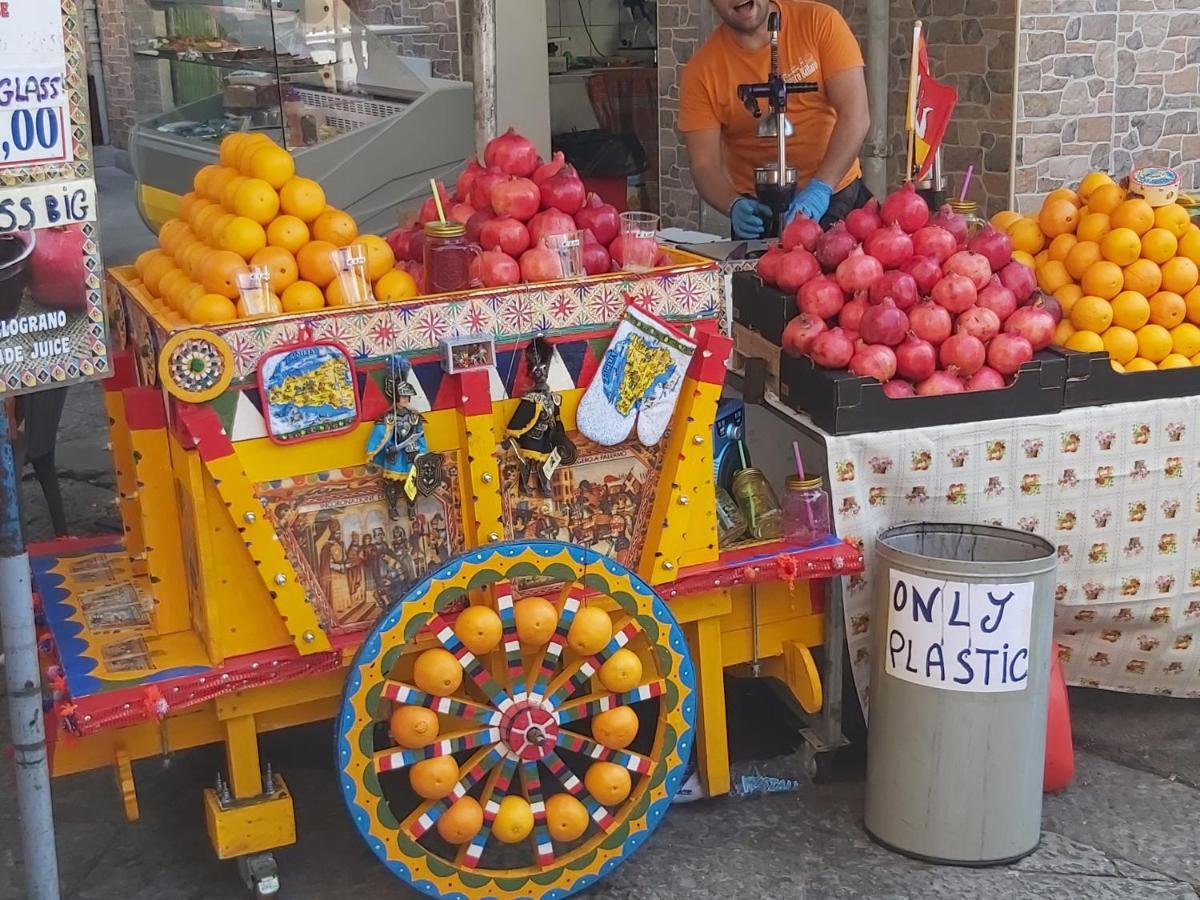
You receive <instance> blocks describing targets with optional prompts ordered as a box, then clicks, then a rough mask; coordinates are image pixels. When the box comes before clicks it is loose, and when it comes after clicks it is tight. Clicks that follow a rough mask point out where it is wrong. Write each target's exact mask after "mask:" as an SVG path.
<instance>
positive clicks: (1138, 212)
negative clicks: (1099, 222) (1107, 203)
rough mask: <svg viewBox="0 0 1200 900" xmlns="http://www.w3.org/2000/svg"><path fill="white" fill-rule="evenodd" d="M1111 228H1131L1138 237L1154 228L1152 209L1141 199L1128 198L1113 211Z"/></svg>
mask: <svg viewBox="0 0 1200 900" xmlns="http://www.w3.org/2000/svg"><path fill="white" fill-rule="evenodd" d="M1110 218H1111V220H1112V224H1113V228H1132V229H1133V230H1134V231H1136V232H1137V233H1138V234H1139V235H1143V234H1145V233H1146V232H1147V231H1149V230H1150V229H1151V228H1153V227H1154V207H1152V206H1151V205H1150V204H1149V203H1147V202H1146V201H1145V200H1143V199H1142V198H1141V197H1130V198H1129V199H1128V200H1125V201H1123V202H1122V203H1121V205H1120V206H1118V207H1117V208H1116V209H1115V210H1113V212H1112V214H1111V216H1110Z"/></svg>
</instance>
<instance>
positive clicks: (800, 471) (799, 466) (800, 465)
mask: <svg viewBox="0 0 1200 900" xmlns="http://www.w3.org/2000/svg"><path fill="white" fill-rule="evenodd" d="M792 452H793V453H794V454H796V474H797V475H799V476H800V477H801V478H803V477H804V460H802V459H801V458H800V442H799V441H792Z"/></svg>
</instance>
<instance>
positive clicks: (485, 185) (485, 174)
mask: <svg viewBox="0 0 1200 900" xmlns="http://www.w3.org/2000/svg"><path fill="white" fill-rule="evenodd" d="M507 177H508V176H506V175H505V174H504V173H503V172H501V171H500V170H499V169H496V168H487V169H485V170H484V171H482V172H479V173H478V174H477V175H476V176H475V180H474V181H472V182H471V205H472V206H473V207H475V209H476V210H491V209H492V188H494V187H495V186H496V185H498V184H499V183H500V182H502V181H504V180H506V179H507Z"/></svg>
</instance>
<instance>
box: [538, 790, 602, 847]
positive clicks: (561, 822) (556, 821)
mask: <svg viewBox="0 0 1200 900" xmlns="http://www.w3.org/2000/svg"><path fill="white" fill-rule="evenodd" d="M590 820H591V817H590V816H588V811H587V807H585V806H584V805H583V804H582V803H580V802H579V801H578V800H576V799H575V798H574V797H572V796H571V795H570V794H555V795H554V796H553V797H550V798H548V799H547V800H546V827H547V828H548V829H549V830H550V836H551V837H552V838H554V840H556V841H559V842H561V843H565V844H569V843H570V842H571V841H577V840H579V839H580V838H581V837H583V834H584V832H585V831H587V827H588V822H589V821H590Z"/></svg>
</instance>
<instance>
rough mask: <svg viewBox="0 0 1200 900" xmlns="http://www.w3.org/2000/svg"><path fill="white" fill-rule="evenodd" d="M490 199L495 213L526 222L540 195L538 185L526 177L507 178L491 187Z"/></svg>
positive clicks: (534, 211) (531, 215)
mask: <svg viewBox="0 0 1200 900" xmlns="http://www.w3.org/2000/svg"><path fill="white" fill-rule="evenodd" d="M491 200H492V209H494V210H495V211H496V215H498V216H512V218H514V219H517V220H518V221H521V222H528V221H529V220H530V219H532V218H533V216H534V214H535V213H536V212H537V211H538V203H539V202H540V197H539V195H538V186H537V185H536V184H534V183H533V182H532V181H530V180H529V179H528V178H507V179H505V180H504V181H499V182H497V183H496V184H495V185H494V186H493V187H492V197H491ZM572 224H574V222H572Z"/></svg>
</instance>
